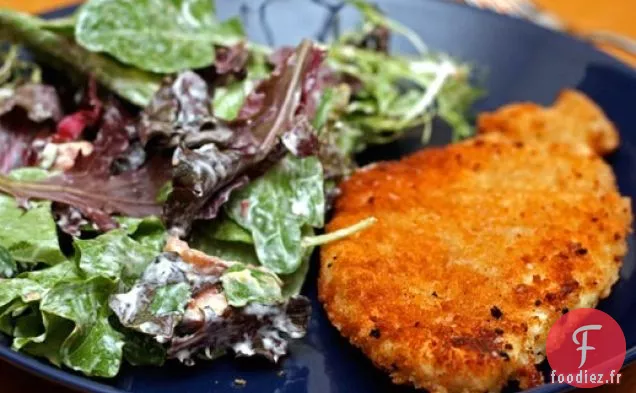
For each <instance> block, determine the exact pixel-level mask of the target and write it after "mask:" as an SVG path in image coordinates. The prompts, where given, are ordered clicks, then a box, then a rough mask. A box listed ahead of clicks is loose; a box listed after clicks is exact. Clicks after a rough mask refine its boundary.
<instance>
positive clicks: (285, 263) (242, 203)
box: [226, 157, 325, 274]
mask: <svg viewBox="0 0 636 393" xmlns="http://www.w3.org/2000/svg"><path fill="white" fill-rule="evenodd" d="M323 182H324V181H323V172H322V166H321V164H320V161H319V160H318V159H317V158H316V157H307V158H303V159H300V158H295V157H287V158H285V159H284V160H282V161H281V162H279V163H278V164H277V165H276V166H274V167H273V168H271V169H270V170H269V171H267V172H266V173H265V174H264V175H263V176H262V177H260V178H258V179H255V180H253V181H252V182H251V183H250V184H248V185H247V186H245V187H244V188H242V189H240V190H239V191H238V192H237V193H236V194H235V195H234V197H233V198H232V199H231V200H230V202H229V204H228V205H227V206H226V210H227V212H228V214H229V216H230V217H231V218H232V219H233V220H234V221H236V222H237V223H238V224H239V225H241V226H242V227H243V228H245V229H247V230H249V231H250V232H251V233H252V238H253V239H254V245H255V247H256V254H257V255H258V259H259V261H260V262H261V264H262V265H263V266H265V267H266V268H268V269H270V270H272V271H274V272H275V273H278V274H290V273H293V272H295V271H296V269H298V267H299V266H300V264H301V261H302V255H303V250H302V246H301V239H302V228H303V227H304V226H305V225H310V226H313V227H322V225H323V220H324V214H325V198H324V191H323Z"/></svg>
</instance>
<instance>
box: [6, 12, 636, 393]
mask: <svg viewBox="0 0 636 393" xmlns="http://www.w3.org/2000/svg"><path fill="white" fill-rule="evenodd" d="M402 1H403V0H402ZM420 1H423V0H420ZM427 1H429V2H430V3H436V5H435V6H436V7H448V8H457V9H462V11H459V12H470V13H475V14H481V15H483V16H485V17H490V18H497V19H505V20H508V21H509V22H514V23H516V24H522V25H526V26H527V27H528V28H531V29H535V30H537V31H542V32H543V33H548V34H553V35H555V36H557V37H560V38H561V39H565V40H566V41H570V43H571V45H577V46H583V47H585V48H586V49H587V50H592V51H594V52H596V54H597V55H601V57H603V58H604V61H606V63H607V64H608V65H610V66H611V67H614V68H616V69H618V70H620V71H623V72H625V73H627V74H628V77H631V78H634V80H636V67H632V66H630V65H628V64H627V63H625V62H623V61H621V60H619V59H617V58H616V57H614V56H612V55H610V54H609V53H607V52H605V51H602V50H600V49H598V48H597V47H595V46H594V45H592V44H590V43H589V42H586V41H584V40H582V39H580V38H578V37H575V36H572V35H569V34H566V33H564V32H561V31H557V30H551V29H548V28H545V27H543V26H540V25H537V24H535V23H533V22H530V21H528V20H525V19H521V18H517V17H512V16H508V15H502V14H499V13H496V12H494V11H491V10H488V9H482V8H477V7H472V6H469V5H466V4H462V3H458V2H453V1H448V0H427ZM81 4H82V3H81V2H77V3H75V4H70V5H66V6H63V7H57V8H53V9H50V10H47V11H44V12H42V13H39V14H38V15H40V16H41V17H43V18H54V17H58V16H67V15H68V14H70V13H71V12H73V11H74V10H76V9H77V8H78V7H80V6H81ZM0 359H2V360H3V361H5V362H7V363H9V364H10V365H12V366H14V367H17V368H19V369H21V370H23V371H26V372H28V373H30V374H31V375H34V376H36V377H39V378H42V379H45V380H48V381H49V382H52V383H54V384H57V385H62V386H65V387H68V388H70V389H75V390H77V389H81V390H83V391H87V392H92V393H130V392H129V391H125V390H121V389H119V388H116V387H113V386H111V385H107V384H105V383H102V382H100V380H99V379H94V378H91V377H87V376H84V375H81V374H76V373H74V372H73V371H72V370H68V369H66V368H58V367H56V366H53V365H51V364H48V363H46V362H45V361H43V360H41V359H39V358H36V357H34V356H29V355H27V354H25V353H22V352H17V351H14V350H12V349H11V347H10V346H8V345H6V344H4V343H0ZM632 363H636V345H634V346H633V347H631V348H628V349H627V352H626V355H625V361H624V363H623V367H622V369H621V370H625V368H626V367H628V366H629V365H631V364H632ZM633 367H636V365H633ZM157 368H159V367H157ZM574 389H575V388H574V387H572V386H570V385H566V384H544V385H541V386H537V387H535V388H532V389H529V390H524V391H522V392H520V393H539V392H540V393H564V392H568V391H571V390H574Z"/></svg>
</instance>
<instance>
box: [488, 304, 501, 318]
mask: <svg viewBox="0 0 636 393" xmlns="http://www.w3.org/2000/svg"><path fill="white" fill-rule="evenodd" d="M490 315H492V317H493V318H495V319H501V317H503V312H502V311H501V310H500V309H499V307H497V306H492V308H491V309H490Z"/></svg>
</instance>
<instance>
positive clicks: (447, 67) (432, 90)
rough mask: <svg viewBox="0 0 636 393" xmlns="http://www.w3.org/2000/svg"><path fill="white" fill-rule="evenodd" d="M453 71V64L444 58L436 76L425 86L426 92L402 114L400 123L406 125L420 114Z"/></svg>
mask: <svg viewBox="0 0 636 393" xmlns="http://www.w3.org/2000/svg"><path fill="white" fill-rule="evenodd" d="M454 72H455V66H454V65H453V64H452V63H451V62H450V61H447V60H445V61H444V62H443V63H442V64H441V65H440V67H439V71H438V72H437V76H435V79H434V80H433V82H432V83H431V84H430V85H429V86H428V87H427V89H426V92H425V93H424V95H423V96H422V98H421V99H420V101H419V102H417V104H415V105H414V106H413V107H411V109H410V110H409V111H408V112H407V113H406V114H405V115H404V117H403V118H402V124H404V125H407V124H409V122H410V121H411V120H413V119H415V118H417V117H418V116H420V115H422V113H423V112H425V111H426V110H427V109H428V107H429V106H430V105H431V104H432V103H433V101H435V98H436V97H437V95H438V94H439V92H440V90H442V87H444V83H445V82H446V80H447V79H448V77H450V76H451V75H453V73H454Z"/></svg>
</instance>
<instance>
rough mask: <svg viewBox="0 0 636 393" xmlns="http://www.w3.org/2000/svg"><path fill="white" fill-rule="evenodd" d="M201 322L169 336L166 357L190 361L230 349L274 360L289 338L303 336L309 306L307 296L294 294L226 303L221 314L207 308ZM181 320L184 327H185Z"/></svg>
mask: <svg viewBox="0 0 636 393" xmlns="http://www.w3.org/2000/svg"><path fill="white" fill-rule="evenodd" d="M204 311H205V317H204V321H203V323H202V324H201V323H196V324H193V325H192V327H196V328H195V329H194V330H192V331H187V330H186V331H185V332H184V333H185V334H184V335H181V336H179V337H175V338H173V339H172V341H171V344H170V347H169V349H168V357H169V358H176V359H179V360H180V361H181V362H184V363H186V364H193V363H194V359H195V357H196V356H197V355H207V356H209V357H215V356H217V355H218V354H222V353H225V352H227V351H232V352H234V354H235V355H236V356H254V355H259V356H263V357H265V358H266V359H269V360H271V361H273V362H277V361H278V359H280V357H281V356H284V355H285V354H286V353H287V349H288V340H289V339H298V338H301V337H303V336H304V335H305V334H306V331H307V325H308V323H309V314H310V311H311V306H310V304H309V299H307V298H305V297H303V296H295V297H292V298H290V299H289V300H288V301H286V302H285V303H282V304H274V305H263V304H259V303H250V304H248V305H247V306H245V307H241V308H234V307H228V308H227V309H226V310H225V312H223V313H222V314H220V315H219V314H216V313H215V312H214V311H213V310H212V309H210V308H206V309H205V310H204ZM187 322H188V321H184V326H182V328H183V329H187V328H188V327H190V326H188V324H187Z"/></svg>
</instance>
